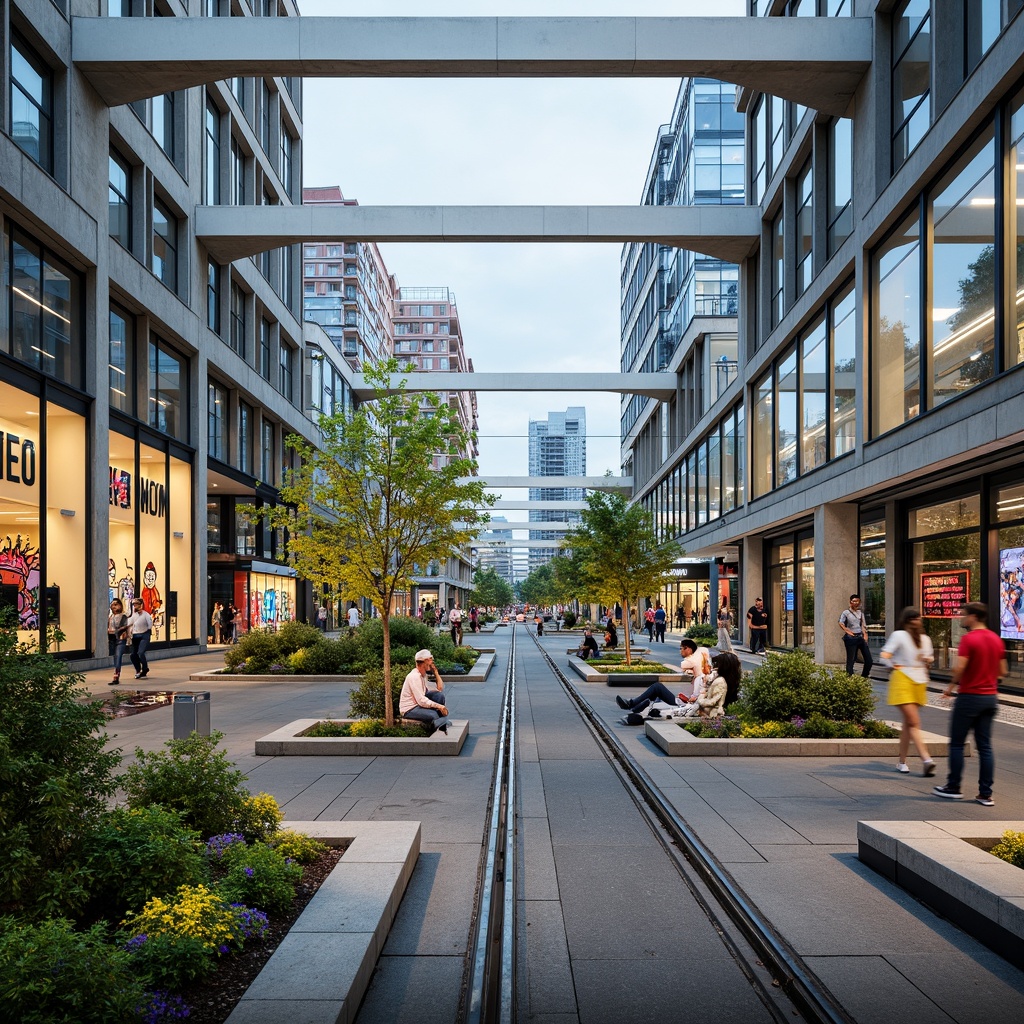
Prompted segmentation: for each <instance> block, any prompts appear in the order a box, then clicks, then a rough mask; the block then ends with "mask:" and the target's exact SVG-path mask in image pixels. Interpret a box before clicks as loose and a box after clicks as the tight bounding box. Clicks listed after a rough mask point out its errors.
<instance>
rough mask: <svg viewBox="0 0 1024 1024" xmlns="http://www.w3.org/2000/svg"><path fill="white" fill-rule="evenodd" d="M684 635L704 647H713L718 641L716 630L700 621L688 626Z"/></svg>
mask: <svg viewBox="0 0 1024 1024" xmlns="http://www.w3.org/2000/svg"><path fill="white" fill-rule="evenodd" d="M684 635H685V636H688V637H689V638H690V639H691V640H696V641H697V643H699V644H703V645H704V646H705V647H714V646H715V645H716V644H717V643H718V630H717V629H715V627H714V626H708V625H706V624H704V623H700V622H698V623H696V624H695V625H693V626H690V628H689V629H688V630H687V631H686V633H685V634H684Z"/></svg>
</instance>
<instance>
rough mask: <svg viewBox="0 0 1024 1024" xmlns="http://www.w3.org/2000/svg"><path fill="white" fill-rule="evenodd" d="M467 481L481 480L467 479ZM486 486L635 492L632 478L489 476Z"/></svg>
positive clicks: (498, 488) (496, 488) (505, 489)
mask: <svg viewBox="0 0 1024 1024" xmlns="http://www.w3.org/2000/svg"><path fill="white" fill-rule="evenodd" d="M466 479H468V480H472V479H479V478H475V477H467V478H466ZM486 484H487V486H488V487H490V488H492V489H494V490H501V491H507V490H515V489H517V488H519V489H525V488H527V487H532V488H547V487H585V488H586V489H587V490H589V491H629V492H630V493H632V490H633V478H632V477H631V476H489V477H487V478H486ZM502 528H503V527H502Z"/></svg>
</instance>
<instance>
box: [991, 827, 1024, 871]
mask: <svg viewBox="0 0 1024 1024" xmlns="http://www.w3.org/2000/svg"><path fill="white" fill-rule="evenodd" d="M992 852H993V853H994V854H995V855H996V856H997V857H998V858H999V859H1000V860H1005V861H1008V862H1009V863H1010V864H1013V865H1015V866H1016V867H1018V868H1024V832H1014V831H1013V830H1012V829H1007V830H1006V831H1005V832H1004V833H1003V839H1002V842H1000V843H998V844H997V845H995V846H993V847H992Z"/></svg>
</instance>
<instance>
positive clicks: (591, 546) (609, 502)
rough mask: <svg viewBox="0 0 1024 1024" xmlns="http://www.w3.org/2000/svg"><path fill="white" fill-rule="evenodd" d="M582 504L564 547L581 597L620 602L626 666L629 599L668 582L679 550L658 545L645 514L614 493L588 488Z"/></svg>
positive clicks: (672, 543) (668, 544)
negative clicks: (581, 510)
mask: <svg viewBox="0 0 1024 1024" xmlns="http://www.w3.org/2000/svg"><path fill="white" fill-rule="evenodd" d="M587 506H588V507H587V508H586V509H585V510H584V511H583V513H582V523H581V524H580V525H579V526H577V527H574V528H573V529H572V530H570V531H569V533H568V534H567V535H566V540H565V547H566V548H568V549H569V551H570V553H571V554H570V557H569V561H570V562H571V564H572V566H573V569H574V571H575V572H576V573H578V580H577V585H578V586H579V587H580V589H581V590H582V593H581V595H580V596H581V597H585V598H588V599H590V600H593V601H600V602H601V603H602V604H607V605H614V604H615V603H616V602H618V603H619V604H621V605H622V620H623V622H624V623H626V624H627V626H626V629H625V634H626V664H627V665H629V664H631V663H632V658H631V653H630V631H629V626H628V623H629V602H630V600H631V599H633V598H635V599H637V600H639V598H640V597H641V596H642V595H644V594H656V593H657V592H658V591H659V590H660V589H661V588H662V587H663V586H664V585H665V584H666V583H668V582H670V581H671V579H672V575H671V569H672V566H673V565H674V564H675V562H676V560H677V559H678V558H679V557H680V556H681V555H682V554H683V550H682V548H681V547H680V546H679V545H678V544H677V543H676V542H675V541H668V542H666V543H664V544H659V543H658V539H657V535H656V534H655V532H654V524H653V522H652V519H651V515H650V513H649V512H647V511H646V510H645V509H644V508H643V507H642V506H641V505H631V504H630V503H629V501H628V499H627V498H625V497H623V495H622V494H620V493H618V492H617V491H612V492H610V493H605V492H603V491H592V492H591V493H590V494H589V495H588V496H587Z"/></svg>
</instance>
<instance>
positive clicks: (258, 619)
mask: <svg viewBox="0 0 1024 1024" xmlns="http://www.w3.org/2000/svg"><path fill="white" fill-rule="evenodd" d="M294 618H295V579H294V577H290V576H278V575H275V574H273V573H266V572H252V573H250V574H249V615H248V619H249V628H250V629H269V630H276V629H277V627H278V626H280V625H281V623H283V622H291V621H292V620H293V619H294Z"/></svg>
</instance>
